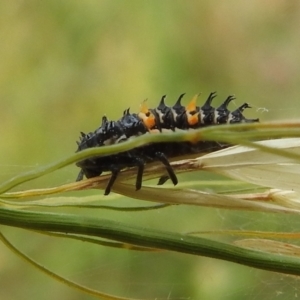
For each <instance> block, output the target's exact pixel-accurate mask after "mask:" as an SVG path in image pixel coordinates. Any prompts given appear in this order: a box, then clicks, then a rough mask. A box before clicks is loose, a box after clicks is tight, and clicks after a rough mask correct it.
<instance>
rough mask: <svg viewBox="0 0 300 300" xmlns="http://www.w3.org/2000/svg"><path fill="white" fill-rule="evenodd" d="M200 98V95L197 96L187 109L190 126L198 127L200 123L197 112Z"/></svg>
mask: <svg viewBox="0 0 300 300" xmlns="http://www.w3.org/2000/svg"><path fill="white" fill-rule="evenodd" d="M198 96H199V95H198V94H197V95H195V96H194V97H193V98H192V100H191V101H190V103H189V104H188V105H187V106H186V107H185V110H186V115H187V121H188V124H189V125H191V126H193V125H196V124H197V123H198V122H199V112H197V105H196V102H197V98H198Z"/></svg>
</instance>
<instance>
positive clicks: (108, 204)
mask: <svg viewBox="0 0 300 300" xmlns="http://www.w3.org/2000/svg"><path fill="white" fill-rule="evenodd" d="M299 13H300V4H298V2H296V1H286V2H285V1H272V3H271V2H263V1H251V2H249V3H246V2H230V3H229V2H223V1H157V0H154V1H131V0H129V1H121V0H118V1H89V0H88V1H81V2H78V1H77V2H72V1H67V2H66V1H42V2H41V1H27V2H26V1H12V2H9V1H6V2H4V1H3V2H2V3H0V38H1V47H0V104H1V109H0V116H1V129H2V130H1V141H2V142H1V146H0V166H1V173H0V179H1V181H0V189H1V193H2V194H1V206H0V220H1V224H4V225H3V226H1V232H2V234H3V235H2V234H1V236H0V237H1V240H2V241H3V244H1V251H0V252H1V255H0V264H1V268H0V274H1V283H0V289H1V297H2V298H3V299H46V300H47V299H53V298H54V297H56V298H58V299H93V298H94V296H95V295H96V294H97V293H106V294H110V295H115V296H118V297H123V298H133V299H241V298H243V299H256V298H262V299H274V298H275V297H276V296H278V295H283V296H284V297H285V298H286V299H291V298H293V297H296V296H295V295H296V294H297V293H298V287H297V286H298V285H297V280H296V279H295V278H294V277H288V276H285V275H283V273H285V274H286V273H287V274H296V275H298V272H299V271H298V270H299V262H298V260H299V250H298V246H297V243H298V239H299V234H298V232H297V230H298V225H299V221H298V220H299V215H298V206H299V205H298V192H299V191H298V190H297V189H299V188H298V182H299V181H298V173H299V170H298V169H299V168H298V165H297V164H298V162H299V151H298V149H299V146H298V144H296V142H294V141H292V140H290V139H286V140H284V144H281V145H279V144H276V145H275V144H273V142H272V141H268V139H273V138H278V137H286V138H288V137H299V122H296V121H293V120H294V119H297V118H298V117H299V106H300V104H299V101H298V97H299V78H300V74H299V70H300V68H299V67H300V66H299V64H300V62H299V59H298V56H299V54H298V53H299V51H298V50H299V39H298V30H299V25H300V24H299V22H300V18H299ZM215 90H217V91H218V94H219V97H217V98H216V99H215V102H216V103H217V104H219V103H220V102H221V100H223V99H224V98H225V97H227V96H228V95H229V94H235V96H236V97H237V100H235V101H234V102H233V103H232V104H231V105H232V106H231V107H238V106H239V105H241V104H242V103H244V102H247V103H249V104H250V105H251V106H252V107H253V108H252V110H247V111H246V112H245V115H246V116H249V117H253V118H256V117H258V118H260V120H261V122H262V123H260V124H253V125H250V126H247V128H244V127H243V126H241V127H238V126H237V127H234V128H233V127H230V126H228V128H225V127H224V128H223V129H221V128H207V129H205V130H203V131H202V130H200V131H197V132H196V133H190V134H180V133H178V134H177V135H176V136H175V135H159V136H151V137H146V136H145V137H142V138H140V139H138V140H134V141H132V142H129V143H124V144H123V145H118V146H115V147H112V148H110V149H91V150H88V151H84V152H81V153H77V154H74V152H75V150H76V144H75V141H76V140H77V139H78V135H79V131H84V132H88V131H91V130H94V129H95V128H96V127H97V126H99V125H100V121H101V117H102V116H103V115H104V114H106V115H107V116H108V117H109V118H110V119H116V118H119V117H120V116H121V114H122V112H123V110H124V109H126V108H128V107H131V111H135V112H136V111H138V109H139V105H140V103H141V102H142V101H143V100H144V99H145V98H148V101H149V103H150V106H151V107H154V106H155V105H157V103H158V101H159V99H160V97H161V96H162V95H163V94H167V95H168V98H167V103H168V104H170V105H171V104H173V103H174V102H175V101H176V99H177V97H178V95H179V94H181V93H183V92H186V93H187V95H186V98H188V97H192V96H193V95H194V94H195V93H199V92H201V93H202V94H201V96H200V97H199V99H198V101H199V104H201V101H204V99H205V98H206V97H207V95H208V94H209V92H211V91H215ZM188 100H189V99H186V101H188ZM274 120H275V121H278V120H280V123H267V122H268V121H274ZM283 120H287V121H285V122H284V121H283ZM174 138H175V139H177V140H178V139H189V140H195V139H199V138H200V139H201V138H203V139H217V140H223V139H224V141H226V142H233V143H239V144H241V145H244V146H247V145H250V144H251V145H252V146H253V144H252V142H251V141H253V140H256V139H265V140H267V141H266V142H264V143H261V144H255V145H256V146H255V147H256V150H254V151H253V152H247V151H245V150H243V148H238V150H228V151H227V150H226V151H227V152H226V151H225V152H222V153H220V154H216V155H214V154H212V155H211V156H207V157H204V158H201V157H200V158H193V159H192V160H187V161H181V163H178V164H176V162H175V163H174V168H175V171H176V172H177V173H180V174H181V175H180V184H179V185H178V186H177V187H176V188H174V187H173V186H172V185H171V184H167V185H166V186H165V187H163V188H161V189H158V188H156V186H155V184H156V179H155V178H157V176H159V174H160V172H161V169H160V166H156V165H154V166H150V167H149V168H147V170H146V179H149V180H147V181H145V182H144V187H143V188H142V190H141V191H139V192H135V191H134V188H133V186H132V184H131V183H132V182H131V181H130V180H132V179H133V178H134V175H135V172H134V170H128V171H126V172H124V174H122V176H120V180H119V182H118V184H117V185H116V187H115V193H112V195H110V196H108V197H104V196H103V190H102V188H103V186H105V184H106V183H107V177H106V176H105V175H104V176H103V177H101V178H100V179H97V178H96V179H92V180H89V181H83V182H79V183H74V181H75V178H76V175H77V172H78V171H79V170H78V168H76V167H75V165H74V164H73V162H75V161H76V160H79V159H82V158H83V157H88V156H90V155H94V154H95V153H97V154H105V152H107V153H113V151H116V152H118V151H122V150H124V149H125V147H129V148H130V147H136V146H138V145H140V144H141V143H146V142H155V140H159V139H164V140H167V139H174ZM274 143H275V142H274ZM230 151H231V152H230ZM232 151H236V152H232ZM107 153H106V154H107ZM275 154H277V156H275ZM224 157H225V158H226V161H224V160H223V158H224ZM275 157H276V158H275ZM237 159H239V160H238V161H237ZM242 159H243V160H244V165H243V166H241V161H242ZM246 162H247V164H246ZM224 164H225V165H224ZM65 166H66V167H65ZM204 169H205V171H211V172H203V170H204ZM196 170H197V172H194V171H196ZM192 171H193V172H192ZM212 173H221V174H219V175H216V174H212ZM42 174H44V175H45V176H42V177H40V175H42ZM224 175H225V176H226V177H224ZM228 176H231V177H233V178H235V180H230V181H229V179H228ZM31 179H34V180H31ZM151 179H154V180H153V181H151ZM239 179H242V180H243V181H242V182H241V181H239ZM133 180H134V179H133ZM250 183H251V184H250ZM91 188H93V189H91ZM270 188H272V189H270ZM286 190H288V191H286ZM133 198H134V199H133ZM141 200H151V201H156V202H159V203H163V202H167V204H168V205H161V204H157V203H153V202H144V201H141ZM179 204H180V205H179ZM225 208H226V209H225ZM106 220H107V221H106ZM5 225H9V226H5ZM17 227H18V228H17ZM22 228H23V229H22ZM24 229H27V230H24ZM28 229H30V230H28ZM33 230H34V231H33ZM103 232H104V233H105V234H104V233H103ZM41 233H43V234H41ZM45 233H47V235H45ZM65 233H69V234H68V235H66V234H65ZM200 234H201V236H199V235H200ZM99 237H102V238H103V237H104V238H106V239H107V238H109V239H111V240H106V239H105V240H102V239H99ZM10 242H11V243H12V244H13V245H14V247H15V248H13V246H12V245H11V244H10ZM145 246H147V247H150V248H151V249H145V248H144V247H145ZM18 250H20V251H22V252H23V253H25V254H26V255H28V257H29V258H28V259H30V258H31V259H34V260H35V261H36V262H38V263H39V264H40V267H41V266H44V267H45V268H46V269H48V270H51V271H53V272H54V273H56V274H58V275H59V276H60V277H61V278H60V279H61V280H63V278H64V279H67V280H70V281H72V282H75V283H78V284H80V285H82V286H85V287H88V288H89V289H91V290H93V291H88V290H86V292H88V293H90V294H88V293H86V294H84V293H81V292H80V291H78V289H76V288H74V287H75V286H74V285H73V284H72V283H70V282H68V283H67V282H66V283H67V284H69V285H73V288H68V287H66V286H65V285H63V284H61V283H59V282H57V281H55V280H52V279H51V278H50V277H48V276H46V275H44V274H43V273H42V272H40V271H37V270H36V269H35V268H34V267H33V266H32V265H30V264H28V262H23V261H22V260H20V259H19V258H18V257H17V256H15V255H14V254H13V252H15V253H17V251H18ZM148 250H149V251H148ZM168 250H172V251H168ZM186 253H189V254H186ZM18 254H19V255H20V253H18ZM190 254H194V255H190ZM199 254H201V255H204V256H205V257H201V256H198V255H199ZM208 257H213V258H219V259H211V258H208ZM23 258H25V257H23ZM232 262H237V263H238V264H235V263H232ZM245 265H246V266H245ZM36 266H37V265H36ZM249 266H250V267H249ZM253 267H254V268H253ZM266 270H273V271H277V272H279V273H274V272H269V271H266ZM46 272H47V271H46ZM48 275H51V276H54V277H55V276H56V275H54V274H48ZM56 279H58V278H57V277H56ZM49 291H51V292H49ZM101 297H102V298H105V296H104V295H102V296H101ZM107 299H109V298H107ZM110 299H113V298H110Z"/></svg>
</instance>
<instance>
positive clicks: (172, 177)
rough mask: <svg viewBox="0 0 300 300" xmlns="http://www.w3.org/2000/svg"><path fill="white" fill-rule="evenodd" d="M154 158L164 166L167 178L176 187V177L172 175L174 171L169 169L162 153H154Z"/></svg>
mask: <svg viewBox="0 0 300 300" xmlns="http://www.w3.org/2000/svg"><path fill="white" fill-rule="evenodd" d="M155 156H156V157H157V158H158V159H159V160H160V161H161V162H162V163H163V164H164V166H165V167H166V170H167V172H168V174H169V177H170V179H171V181H172V182H173V184H174V185H176V184H177V183H178V179H177V176H176V174H175V173H174V170H173V168H172V167H171V165H170V163H169V161H168V159H167V157H166V156H165V155H164V153H162V152H156V153H155Z"/></svg>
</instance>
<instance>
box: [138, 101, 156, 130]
mask: <svg viewBox="0 0 300 300" xmlns="http://www.w3.org/2000/svg"><path fill="white" fill-rule="evenodd" d="M138 116H139V118H140V119H141V120H142V121H143V123H144V125H145V126H146V127H147V128H148V129H149V130H150V129H152V128H153V127H154V126H155V125H156V121H155V116H154V115H153V113H152V112H151V111H150V110H149V109H148V107H147V105H146V101H144V102H143V103H142V104H141V107H140V112H139V114H138Z"/></svg>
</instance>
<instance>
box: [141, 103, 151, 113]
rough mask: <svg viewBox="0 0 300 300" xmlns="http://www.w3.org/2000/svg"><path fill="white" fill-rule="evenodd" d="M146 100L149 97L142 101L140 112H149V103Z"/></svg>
mask: <svg viewBox="0 0 300 300" xmlns="http://www.w3.org/2000/svg"><path fill="white" fill-rule="evenodd" d="M146 101H147V99H146V100H144V101H143V102H142V103H141V105H140V112H141V113H144V114H147V113H148V112H149V109H148V106H147V104H146Z"/></svg>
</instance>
